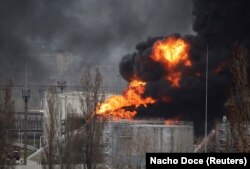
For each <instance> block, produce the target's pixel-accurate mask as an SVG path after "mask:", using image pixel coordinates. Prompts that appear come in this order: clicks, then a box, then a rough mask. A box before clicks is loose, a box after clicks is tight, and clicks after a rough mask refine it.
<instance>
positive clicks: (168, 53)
mask: <svg viewBox="0 0 250 169" xmlns="http://www.w3.org/2000/svg"><path fill="white" fill-rule="evenodd" d="M188 51H189V45H188V44H187V43H186V42H185V41H184V40H183V39H181V38H175V37H169V38H167V39H164V40H159V41H157V42H155V44H154V46H153V49H152V55H151V58H152V59H153V60H154V61H156V62H160V63H162V64H163V65H164V67H165V69H166V70H168V74H167V76H166V79H167V80H168V81H169V82H170V83H171V85H172V87H180V79H181V76H182V73H181V72H180V71H178V70H176V68H177V66H178V65H179V64H183V65H184V66H186V67H190V66H192V63H191V61H190V60H189V58H188Z"/></svg>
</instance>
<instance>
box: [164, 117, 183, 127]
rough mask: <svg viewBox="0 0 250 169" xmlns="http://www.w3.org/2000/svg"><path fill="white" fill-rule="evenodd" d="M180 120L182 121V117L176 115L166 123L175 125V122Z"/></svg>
mask: <svg viewBox="0 0 250 169" xmlns="http://www.w3.org/2000/svg"><path fill="white" fill-rule="evenodd" d="M178 121H180V118H179V117H175V118H172V119H167V120H165V124H166V125H173V124H176V122H178Z"/></svg>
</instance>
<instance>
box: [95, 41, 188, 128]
mask: <svg viewBox="0 0 250 169" xmlns="http://www.w3.org/2000/svg"><path fill="white" fill-rule="evenodd" d="M188 51H189V45H188V44H187V43H186V42H185V41H184V40H183V39H181V38H175V37H169V38H167V39H164V40H159V41H157V42H155V44H154V45H153V48H152V53H151V58H152V59H153V60H154V61H155V62H160V63H162V64H163V65H164V67H165V69H166V70H167V75H166V79H167V80H168V81H169V82H170V84H171V86H172V87H177V88H178V87H180V80H181V77H182V72H181V71H180V70H178V69H177V67H178V66H179V65H183V66H185V67H190V66H192V63H191V61H190V60H189V58H188ZM135 76H136V75H135ZM145 87H146V82H143V81H139V80H133V81H131V82H130V83H129V85H128V87H127V89H126V90H125V91H124V92H123V94H122V95H113V96H111V97H110V98H108V99H107V100H105V101H104V102H103V103H101V104H99V105H98V106H97V109H96V114H97V115H99V116H102V117H104V118H112V119H113V120H119V119H128V120H131V119H133V118H134V116H135V115H136V114H137V112H136V110H135V108H138V107H139V106H144V107H147V106H148V105H149V104H154V103H156V102H157V100H155V99H153V98H152V97H142V95H143V93H144V91H145ZM159 99H161V101H164V100H166V101H169V100H170V99H171V98H169V97H168V96H163V97H162V98H159ZM131 108H132V109H133V110H129V109H131ZM170 121H172V120H170ZM168 123H169V122H168V121H166V124H168Z"/></svg>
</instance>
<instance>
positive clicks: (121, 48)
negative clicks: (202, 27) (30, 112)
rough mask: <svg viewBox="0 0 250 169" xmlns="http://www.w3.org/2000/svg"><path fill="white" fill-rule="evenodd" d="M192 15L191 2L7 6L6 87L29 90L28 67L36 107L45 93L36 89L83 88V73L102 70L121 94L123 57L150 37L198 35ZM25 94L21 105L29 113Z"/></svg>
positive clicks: (2, 15) (3, 4) (2, 5)
mask: <svg viewBox="0 0 250 169" xmlns="http://www.w3.org/2000/svg"><path fill="white" fill-rule="evenodd" d="M191 9H192V3H191V1H190V0H187V1H185V2H183V1H182V0H175V1H172V0H158V1H157V2H156V1H155V0H136V1H134V0H127V1H124V0H1V1H0V81H1V82H2V81H6V80H9V79H12V80H13V81H14V86H16V85H18V86H19V85H20V86H22V85H24V83H25V82H24V79H25V63H26V62H27V64H28V85H29V87H30V88H31V91H32V92H31V100H30V104H31V105H33V104H32V102H33V101H34V100H37V101H36V102H39V101H40V100H41V97H42V95H41V91H43V90H44V87H41V88H42V89H41V88H40V87H39V88H37V87H34V88H32V86H40V85H42V86H43V85H51V84H53V82H55V81H57V80H66V81H67V85H71V86H76V85H80V84H79V80H80V76H81V72H82V69H84V67H85V66H86V65H87V66H90V65H92V66H96V65H97V64H98V65H100V64H101V65H104V68H103V69H102V70H101V72H102V74H103V76H104V78H103V79H104V82H103V85H104V86H105V88H104V90H107V88H108V89H109V91H110V89H114V91H120V90H121V89H120V88H122V87H121V86H123V85H124V84H125V82H124V81H123V80H122V79H121V78H120V76H118V62H119V60H120V59H121V56H122V55H123V54H125V53H127V52H128V51H132V49H133V46H134V45H135V44H136V43H137V42H138V41H141V40H142V39H144V37H147V36H157V35H158V34H167V33H171V32H174V31H178V32H181V33H188V32H192V28H191V19H192V17H191ZM176 11H178V12H177V13H176ZM106 64H107V66H105V65H106ZM109 65H110V66H109ZM114 65H115V66H114ZM114 81H117V83H115V82H114ZM118 82H119V83H118ZM120 82H121V83H120ZM45 87H46V86H45ZM117 88H118V90H117ZM20 89H21V88H15V93H16V98H19V100H18V99H16V100H15V103H16V105H17V104H19V103H20V106H19V107H21V108H23V101H22V100H21V99H22V98H21V90H20ZM66 90H72V88H70V87H67V88H66ZM74 90H76V89H74ZM35 93H37V94H35ZM30 108H32V109H37V108H39V106H37V104H34V106H31V107H30ZM16 110H17V111H18V110H20V109H19V108H16ZM21 110H22V109H21Z"/></svg>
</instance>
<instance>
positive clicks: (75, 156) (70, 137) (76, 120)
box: [63, 106, 82, 169]
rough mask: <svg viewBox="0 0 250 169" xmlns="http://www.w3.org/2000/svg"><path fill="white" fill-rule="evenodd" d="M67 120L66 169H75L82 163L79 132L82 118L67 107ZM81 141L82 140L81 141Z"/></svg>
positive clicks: (65, 140)
mask: <svg viewBox="0 0 250 169" xmlns="http://www.w3.org/2000/svg"><path fill="white" fill-rule="evenodd" d="M67 109H68V110H67V112H68V114H67V118H66V120H65V136H64V151H63V153H64V155H63V157H64V159H63V161H64V164H65V168H66V169H74V168H75V167H76V165H77V164H79V163H80V162H81V159H82V158H81V155H82V154H80V152H79V148H81V147H82V142H80V140H81V138H79V136H78V134H80V133H78V130H79V129H80V128H81V121H80V120H81V118H80V117H79V116H78V115H77V113H76V111H75V110H74V109H73V108H72V107H71V106H69V107H67ZM79 139H80V140H79Z"/></svg>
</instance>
